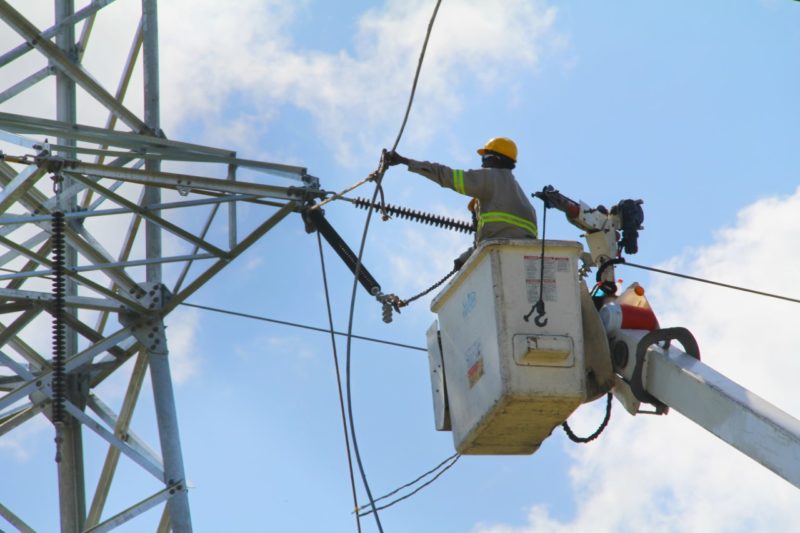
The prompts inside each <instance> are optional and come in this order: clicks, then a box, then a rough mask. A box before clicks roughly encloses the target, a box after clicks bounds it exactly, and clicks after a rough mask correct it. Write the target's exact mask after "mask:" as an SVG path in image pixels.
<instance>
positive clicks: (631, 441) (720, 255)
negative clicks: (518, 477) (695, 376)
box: [475, 189, 800, 533]
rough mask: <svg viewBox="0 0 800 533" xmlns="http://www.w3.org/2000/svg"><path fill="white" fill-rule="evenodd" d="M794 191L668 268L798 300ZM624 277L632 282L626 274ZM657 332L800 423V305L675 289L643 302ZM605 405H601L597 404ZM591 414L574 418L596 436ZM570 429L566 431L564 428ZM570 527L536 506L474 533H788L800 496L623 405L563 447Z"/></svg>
mask: <svg viewBox="0 0 800 533" xmlns="http://www.w3.org/2000/svg"><path fill="white" fill-rule="evenodd" d="M799 209H800V189H799V190H798V191H797V192H796V193H795V194H794V195H792V196H791V197H788V198H767V199H763V200H761V201H758V202H756V203H754V204H753V205H751V206H749V207H747V208H746V209H743V210H742V211H741V212H740V213H739V216H738V220H737V222H736V224H735V225H734V226H733V227H730V228H724V229H723V230H721V231H720V232H719V233H718V234H717V236H716V240H715V242H714V243H713V244H712V245H710V246H706V247H702V248H698V249H696V250H694V251H692V252H691V253H690V254H688V255H687V256H686V257H683V258H675V259H674V260H672V261H670V262H669V263H670V267H669V268H671V269H673V270H677V271H680V272H683V273H688V274H691V275H694V276H698V277H703V278H710V279H714V280H717V281H722V282H726V283H729V284H735V285H740V286H745V287H750V288H754V289H759V290H764V291H770V292H776V293H780V294H785V293H790V294H788V295H790V296H794V297H797V296H798V295H799V294H798V293H800V291H798V290H796V289H794V287H793V286H792V283H791V280H794V279H796V264H797V261H798V260H800V253H798V251H797V249H796V248H795V247H793V246H792V243H794V242H796V240H797V230H796V228H797V224H796V213H797V212H798V210H799ZM629 275H630V274H629ZM648 294H649V296H650V299H651V302H652V303H653V305H654V307H655V309H656V312H657V313H658V315H659V319H660V321H661V322H662V324H663V325H665V326H675V325H681V326H685V327H688V328H689V329H690V330H691V331H692V332H693V333H694V334H695V336H696V337H697V338H698V340H699V343H700V349H701V353H702V354H703V360H704V362H706V364H708V365H710V366H712V367H713V368H715V369H716V370H718V371H720V372H721V373H723V374H724V375H726V376H728V377H729V378H731V379H734V380H735V381H738V382H739V383H740V384H741V385H743V386H745V387H746V388H748V389H750V390H751V391H753V392H754V393H756V394H759V395H760V396H762V397H764V398H766V399H767V400H769V401H771V402H772V403H774V404H775V405H777V406H779V407H780V408H781V409H783V410H784V411H786V412H788V413H790V414H792V415H793V416H795V417H797V416H800V399H799V398H798V397H797V394H796V385H795V382H794V378H793V376H796V375H798V373H800V357H798V348H797V342H796V338H795V336H794V330H795V329H794V328H795V327H796V325H795V322H796V320H795V318H794V317H796V315H797V310H796V304H789V303H785V302H780V301H775V300H770V299H766V298H763V297H756V296H752V295H747V294H743V293H741V292H735V291H731V290H726V289H721V288H717V287H711V286H707V285H702V284H699V283H697V282H691V281H685V280H678V281H676V280H675V279H673V278H669V279H666V280H664V279H660V280H658V281H657V282H656V283H655V284H654V286H653V287H651V288H650V290H649V293H648ZM598 403H601V402H598ZM601 416H602V415H601V414H599V406H592V407H591V408H584V409H581V410H579V412H578V413H577V414H576V416H575V417H574V419H575V425H577V426H578V427H592V424H595V425H596V423H597V421H598V420H599V419H600V417H601ZM571 421H572V420H571ZM568 453H569V454H570V455H571V456H572V459H573V465H572V468H571V470H570V473H569V474H570V481H571V484H572V487H573V490H574V495H575V500H576V502H575V503H576V512H575V515H574V516H573V517H572V518H570V519H568V520H561V519H558V518H555V517H553V516H552V515H551V514H550V512H549V510H548V509H547V508H546V507H543V506H540V505H534V506H533V507H532V508H531V509H530V512H529V514H528V523H527V524H525V525H521V526H513V525H507V524H497V525H487V524H482V525H479V526H477V527H476V528H475V530H476V531H478V532H481V533H512V532H513V533H533V532H539V531H547V532H559V531H600V532H602V531H790V530H793V529H794V528H796V524H797V521H798V519H800V505H798V502H799V501H800V500H798V491H797V488H795V487H793V486H791V485H790V484H789V483H788V482H786V481H784V480H783V479H781V478H780V477H778V476H777V475H776V474H773V473H772V472H771V471H769V470H767V469H765V468H764V467H762V466H760V465H759V464H758V463H756V462H755V461H753V460H752V459H750V458H748V457H746V456H744V455H743V454H741V453H740V452H738V451H736V450H735V449H733V448H731V447H729V446H728V445H727V444H725V443H723V442H722V441H720V440H719V439H717V438H716V437H714V436H713V435H711V434H710V433H708V432H706V431H705V430H704V429H702V428H700V427H699V426H696V425H694V424H693V423H692V422H690V421H689V420H688V419H686V418H684V417H683V416H682V415H681V414H679V413H677V412H674V411H673V412H672V413H670V414H669V415H668V416H666V417H646V416H638V417H631V416H629V415H627V413H625V412H624V411H623V410H622V409H621V408H620V407H619V405H618V404H617V405H615V414H614V415H613V416H612V420H611V424H610V426H609V428H608V429H606V431H605V433H604V434H603V435H602V436H601V437H600V439H599V440H598V441H595V443H593V444H591V445H587V446H576V445H570V447H569V448H568Z"/></svg>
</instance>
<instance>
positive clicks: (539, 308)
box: [533, 298, 547, 328]
mask: <svg viewBox="0 0 800 533" xmlns="http://www.w3.org/2000/svg"><path fill="white" fill-rule="evenodd" d="M535 307H536V316H535V317H534V318H533V323H534V324H536V325H537V326H539V327H540V328H543V327H545V326H546V325H547V319H546V318H545V316H544V315H545V312H544V300H542V299H541V298H539V301H538V302H536V305H535Z"/></svg>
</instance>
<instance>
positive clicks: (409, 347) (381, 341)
mask: <svg viewBox="0 0 800 533" xmlns="http://www.w3.org/2000/svg"><path fill="white" fill-rule="evenodd" d="M181 305H185V306H186V307H194V308H196V309H203V310H205V311H213V312H214V313H222V314H224V315H231V316H238V317H241V318H249V319H252V320H261V321H263V322H271V323H273V324H281V325H282V326H291V327H293V328H300V329H307V330H310V331H319V332H320V333H330V329H326V328H318V327H316V326H309V325H308V324H300V323H298V322H289V321H287V320H277V319H275V318H268V317H265V316H260V315H252V314H249V313H241V312H239V311H231V310H230V309H222V308H219V307H210V306H208V305H199V304H192V303H188V302H181ZM333 334H334V335H340V336H342V337H346V336H347V333H345V332H343V331H334V332H333ZM352 337H353V338H354V339H358V340H362V341H367V342H376V343H378V344H385V345H387V346H397V347H398V348H406V349H407V350H416V351H418V352H427V351H428V349H427V348H423V347H421V346H412V345H410V344H403V343H402V342H394V341H387V340H384V339H376V338H375V337H365V336H363V335H352Z"/></svg>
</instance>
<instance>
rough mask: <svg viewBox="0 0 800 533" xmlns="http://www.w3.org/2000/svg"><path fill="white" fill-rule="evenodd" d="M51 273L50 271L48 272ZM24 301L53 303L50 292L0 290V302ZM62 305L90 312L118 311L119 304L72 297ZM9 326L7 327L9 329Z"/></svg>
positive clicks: (85, 297) (68, 297) (87, 297)
mask: <svg viewBox="0 0 800 533" xmlns="http://www.w3.org/2000/svg"><path fill="white" fill-rule="evenodd" d="M49 272H51V273H52V271H49ZM2 300H11V301H26V302H36V303H41V304H45V305H49V304H50V303H52V301H53V294H52V293H50V292H39V291H25V290H20V289H4V288H0V301H2ZM64 304H65V305H66V306H67V307H75V308H78V309H89V310H92V311H119V308H120V302H119V301H112V300H108V299H102V298H92V297H89V296H72V295H68V296H65V297H64ZM30 312H31V313H33V314H34V315H35V314H38V313H39V312H40V310H37V309H34V310H31V311H30ZM23 316H24V315H23ZM10 327H11V326H9V328H10ZM2 340H3V335H0V345H2Z"/></svg>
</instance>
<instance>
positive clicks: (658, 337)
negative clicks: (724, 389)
mask: <svg viewBox="0 0 800 533" xmlns="http://www.w3.org/2000/svg"><path fill="white" fill-rule="evenodd" d="M673 340H675V341H678V342H679V343H681V345H682V346H683V349H684V350H685V351H686V354H687V355H690V356H692V357H694V358H695V359H697V360H698V361H699V360H700V348H699V346H698V345H697V340H696V339H695V338H694V335H692V333H691V332H690V331H689V330H688V329H686V328H666V329H657V330H655V331H651V332H650V333H648V334H647V335H645V336H644V337H642V339H641V340H640V341H639V344H637V345H636V364H635V366H634V367H633V375H632V376H631V380H630V386H631V392H633V395H634V396H635V397H636V399H637V400H639V401H640V402H645V403H649V404H651V405H653V406H654V407H655V408H656V411H655V413H654V414H658V415H663V414H666V413H667V411H669V407H668V406H667V405H665V404H664V403H663V402H661V401H659V400H658V399H657V398H656V397H655V396H653V395H652V394H650V393H649V392H647V390H645V387H644V379H643V373H644V357H645V355H647V350H648V349H649V348H650V346H652V345H653V344H656V343H658V342H664V348H665V349H667V350H668V349H669V344H670V342H671V341H673Z"/></svg>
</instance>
